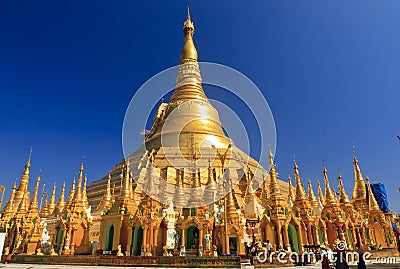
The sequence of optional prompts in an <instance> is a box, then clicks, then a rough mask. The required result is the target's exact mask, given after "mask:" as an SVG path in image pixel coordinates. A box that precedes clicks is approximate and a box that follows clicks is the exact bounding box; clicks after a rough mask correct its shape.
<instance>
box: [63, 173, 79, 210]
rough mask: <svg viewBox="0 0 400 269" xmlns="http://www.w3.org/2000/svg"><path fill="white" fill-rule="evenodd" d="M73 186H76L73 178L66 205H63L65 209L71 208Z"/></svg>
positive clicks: (73, 192)
mask: <svg viewBox="0 0 400 269" xmlns="http://www.w3.org/2000/svg"><path fill="white" fill-rule="evenodd" d="M75 185H76V179H75V177H74V180H73V181H72V185H71V190H70V191H69V196H68V200H67V204H66V205H65V207H66V208H70V207H71V204H72V200H73V199H74V194H75Z"/></svg>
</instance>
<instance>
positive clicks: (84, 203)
mask: <svg viewBox="0 0 400 269" xmlns="http://www.w3.org/2000/svg"><path fill="white" fill-rule="evenodd" d="M86 188H87V175H85V179H84V180H83V189H82V203H83V206H84V207H85V208H88V207H89V202H88V198H87V193H86Z"/></svg>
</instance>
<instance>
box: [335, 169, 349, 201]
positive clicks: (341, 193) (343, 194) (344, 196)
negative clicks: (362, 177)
mask: <svg viewBox="0 0 400 269" xmlns="http://www.w3.org/2000/svg"><path fill="white" fill-rule="evenodd" d="M338 181H339V186H338V189H339V202H340V203H350V199H349V196H347V194H346V191H345V189H344V186H343V181H342V176H341V175H340V172H338Z"/></svg>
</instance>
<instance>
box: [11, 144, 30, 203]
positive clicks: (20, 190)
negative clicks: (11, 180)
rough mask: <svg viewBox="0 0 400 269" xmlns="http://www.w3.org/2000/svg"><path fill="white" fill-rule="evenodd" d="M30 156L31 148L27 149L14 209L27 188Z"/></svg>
mask: <svg viewBox="0 0 400 269" xmlns="http://www.w3.org/2000/svg"><path fill="white" fill-rule="evenodd" d="M31 156H32V148H31V149H30V151H29V157H28V161H27V162H26V164H25V169H24V173H23V174H22V177H21V182H20V183H19V186H18V188H17V191H16V193H15V198H14V209H17V208H18V206H19V204H20V203H21V200H22V197H24V195H25V191H26V190H27V189H28V184H29V170H30V167H31Z"/></svg>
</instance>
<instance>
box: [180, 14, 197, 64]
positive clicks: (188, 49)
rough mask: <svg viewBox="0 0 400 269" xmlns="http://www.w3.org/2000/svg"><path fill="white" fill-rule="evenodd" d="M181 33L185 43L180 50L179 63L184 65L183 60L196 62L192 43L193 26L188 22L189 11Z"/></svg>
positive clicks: (195, 53)
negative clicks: (183, 35)
mask: <svg viewBox="0 0 400 269" xmlns="http://www.w3.org/2000/svg"><path fill="white" fill-rule="evenodd" d="M183 33H184V34H185V42H184V44H183V48H182V50H181V63H185V60H189V61H190V60H192V61H197V50H196V47H195V46H194V43H193V33H194V25H193V22H192V21H191V20H190V11H189V9H188V16H187V19H186V21H185V23H184V24H183Z"/></svg>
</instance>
